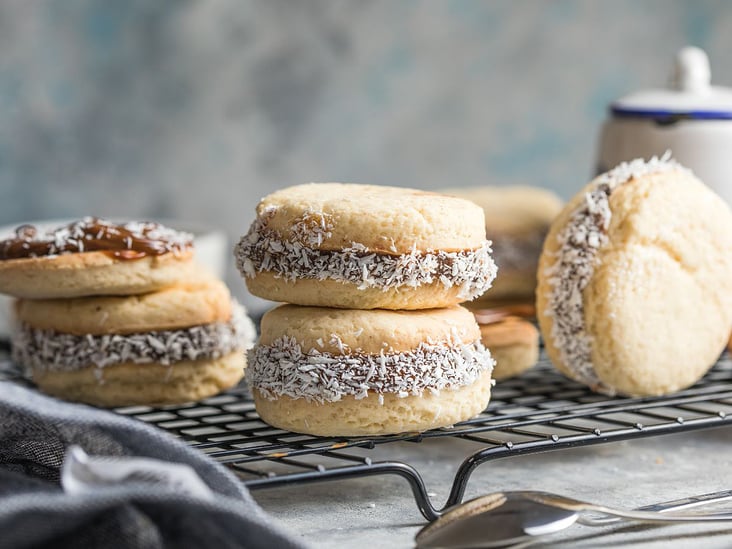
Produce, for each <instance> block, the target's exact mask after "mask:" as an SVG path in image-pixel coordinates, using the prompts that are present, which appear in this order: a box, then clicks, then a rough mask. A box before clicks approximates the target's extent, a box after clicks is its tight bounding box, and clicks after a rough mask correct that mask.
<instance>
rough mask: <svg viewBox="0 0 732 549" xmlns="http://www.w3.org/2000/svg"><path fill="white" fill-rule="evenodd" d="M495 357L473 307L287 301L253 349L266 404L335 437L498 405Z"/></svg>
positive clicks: (262, 409) (303, 427) (427, 424)
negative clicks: (360, 306)
mask: <svg viewBox="0 0 732 549" xmlns="http://www.w3.org/2000/svg"><path fill="white" fill-rule="evenodd" d="M492 367H493V359H492V358H491V355H490V352H489V351H488V350H487V349H485V347H483V345H482V344H481V342H480V330H479V329H478V326H477V324H476V322H475V319H474V317H473V315H472V314H471V313H470V312H469V311H467V310H466V309H464V308H462V307H459V306H454V307H449V308H445V309H433V310H421V311H388V310H353V309H329V308H321V307H301V306H297V305H282V306H279V307H277V308H275V309H273V310H271V311H269V312H268V313H266V314H265V315H264V317H263V318H262V324H261V337H260V340H259V342H258V344H257V345H256V346H255V347H254V348H253V349H252V350H251V351H250V353H249V367H248V368H247V381H248V383H249V386H250V388H251V389H252V393H253V395H254V402H255V405H256V409H257V412H258V413H259V415H260V416H261V417H262V419H263V420H264V421H266V422H267V423H269V424H271V425H273V426H275V427H279V428H282V429H288V430H291V431H296V432H302V433H309V434H315V435H326V436H330V435H333V436H359V435H381V434H390V433H400V432H404V431H424V430H426V429H432V428H436V427H445V426H448V425H452V424H454V423H456V422H458V421H462V420H466V419H468V418H470V417H472V416H474V415H475V414H477V413H479V412H481V411H482V410H483V409H484V408H485V407H486V406H487V404H488V400H489V399H490V391H491V386H492V380H491V370H492Z"/></svg>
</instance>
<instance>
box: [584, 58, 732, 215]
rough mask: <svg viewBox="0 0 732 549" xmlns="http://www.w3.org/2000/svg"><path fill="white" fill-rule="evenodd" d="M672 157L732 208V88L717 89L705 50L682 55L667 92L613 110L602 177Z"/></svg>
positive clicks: (629, 99)
mask: <svg viewBox="0 0 732 549" xmlns="http://www.w3.org/2000/svg"><path fill="white" fill-rule="evenodd" d="M666 151H671V154H672V156H673V157H674V158H675V159H676V160H678V161H679V162H680V163H681V164H683V165H685V166H687V167H688V168H691V170H692V171H693V172H694V173H695V174H696V175H697V177H699V179H701V180H702V181H704V182H705V183H706V184H707V185H709V186H710V187H711V188H712V189H714V190H715V191H716V192H717V193H718V194H719V195H720V196H722V197H723V198H724V199H725V200H727V202H728V203H729V204H732V154H730V151H732V88H724V87H718V86H712V85H711V71H710V68H709V59H708V57H707V54H706V53H705V52H704V51H703V50H701V49H699V48H694V47H687V48H684V49H682V50H681V51H680V52H679V53H678V54H677V56H676V63H675V66H674V70H673V71H672V76H671V84H670V86H669V87H668V88H667V89H656V90H644V91H640V92H636V93H632V94H630V95H627V96H625V97H622V98H621V99H618V100H617V101H615V102H614V103H612V104H611V105H610V118H609V119H608V120H607V121H606V122H605V124H604V125H603V127H602V131H601V134H600V145H599V152H598V164H597V169H598V173H600V172H604V171H606V170H608V169H610V168H612V167H614V166H616V165H617V164H619V163H620V162H623V161H627V160H632V159H634V158H650V157H651V156H661V155H663V154H664V153H665V152H666Z"/></svg>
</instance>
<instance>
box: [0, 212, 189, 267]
mask: <svg viewBox="0 0 732 549" xmlns="http://www.w3.org/2000/svg"><path fill="white" fill-rule="evenodd" d="M192 247H193V235H191V234H188V233H184V232H180V231H175V230H173V229H170V228H168V227H165V226H163V225H160V224H158V223H151V222H141V221H130V222H127V223H123V224H119V225H118V224H114V223H111V222H109V221H106V220H104V219H100V218H97V217H85V218H83V219H81V220H80V221H75V222H73V223H70V224H68V225H66V226H63V227H59V228H57V229H53V230H50V231H48V232H46V233H40V232H39V231H38V229H37V228H36V227H34V226H33V225H21V226H20V227H18V228H17V229H15V237H13V238H9V239H7V240H2V241H0V260H4V259H24V258H31V257H46V256H54V255H60V254H70V253H83V252H104V253H106V254H108V255H110V256H112V257H114V258H117V259H140V258H143V257H146V256H157V255H163V254H166V253H170V252H172V253H174V254H179V253H183V252H185V251H187V250H190V249H191V248H192Z"/></svg>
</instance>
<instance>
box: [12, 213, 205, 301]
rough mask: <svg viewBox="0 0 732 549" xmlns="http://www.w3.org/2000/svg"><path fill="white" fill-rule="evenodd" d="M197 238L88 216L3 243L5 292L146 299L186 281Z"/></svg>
mask: <svg viewBox="0 0 732 549" xmlns="http://www.w3.org/2000/svg"><path fill="white" fill-rule="evenodd" d="M192 258H193V235H191V234H189V233H185V232H180V231H176V230H174V229H171V228H169V227H165V226H163V225H160V224H158V223H152V222H146V221H145V222H140V221H129V222H126V223H120V224H117V223H112V222H110V221H107V220H105V219H101V218H97V217H85V218H83V219H80V220H78V221H74V222H72V223H69V224H67V225H63V226H61V227H57V228H54V229H51V230H48V231H41V230H39V229H38V228H37V227H35V226H33V225H21V226H19V227H18V228H17V229H16V230H15V234H14V235H13V236H10V237H9V238H6V239H5V240H0V293H6V294H9V295H12V296H15V297H21V298H32V299H45V298H69V297H82V296H92V295H128V294H141V293H146V292H151V291H155V290H157V289H160V288H163V287H166V286H170V285H172V284H176V283H178V282H180V281H182V280H185V278H186V276H187V272H188V269H189V268H190V265H191V263H192V261H191V260H192Z"/></svg>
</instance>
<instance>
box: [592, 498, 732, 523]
mask: <svg viewBox="0 0 732 549" xmlns="http://www.w3.org/2000/svg"><path fill="white" fill-rule="evenodd" d="M731 499H732V490H724V491H721V492H714V493H710V494H703V495H700V496H691V497H687V498H683V499H679V500H674V501H670V502H665V503H657V504H654V505H648V506H645V507H641V508H640V509H637V510H633V511H629V510H628V511H626V510H623V509H613V508H610V507H605V506H603V505H594V504H587V505H585V506H583V511H594V512H597V513H601V514H603V515H607V516H606V517H587V516H581V517H580V518H579V520H578V522H579V523H581V524H584V525H586V526H601V525H605V524H610V523H612V522H617V521H618V520H620V519H629V520H635V521H638V522H645V523H668V522H724V521H732V513H716V514H709V515H694V514H689V515H670V514H664V513H671V512H674V511H680V510H684V509H690V508H693V507H698V506H701V505H708V504H711V503H719V502H723V501H728V500H731Z"/></svg>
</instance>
